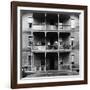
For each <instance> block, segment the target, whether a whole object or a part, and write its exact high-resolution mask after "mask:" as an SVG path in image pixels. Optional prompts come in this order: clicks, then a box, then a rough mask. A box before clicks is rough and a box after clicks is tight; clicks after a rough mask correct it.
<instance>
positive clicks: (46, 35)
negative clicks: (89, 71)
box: [21, 10, 79, 74]
mask: <svg viewBox="0 0 90 90" xmlns="http://www.w3.org/2000/svg"><path fill="white" fill-rule="evenodd" d="M21 22H22V23H21V32H22V34H21V44H22V47H21V50H22V52H21V62H22V64H21V68H22V69H24V71H25V72H26V73H27V72H31V73H32V72H33V73H37V72H42V71H43V72H47V71H69V72H75V73H76V74H79V13H67V12H66V13H65V12H59V13H58V12H57V13H56V12H39V11H37V12H33V11H28V10H27V11H24V10H23V11H21Z"/></svg>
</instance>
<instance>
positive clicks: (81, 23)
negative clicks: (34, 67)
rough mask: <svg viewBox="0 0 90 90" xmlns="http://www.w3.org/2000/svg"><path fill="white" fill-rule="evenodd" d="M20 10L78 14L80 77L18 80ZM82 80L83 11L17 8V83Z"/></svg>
mask: <svg viewBox="0 0 90 90" xmlns="http://www.w3.org/2000/svg"><path fill="white" fill-rule="evenodd" d="M20 10H35V11H36V10H38V11H58V12H75V13H80V20H79V24H80V25H79V26H80V27H79V35H80V36H79V42H80V49H79V64H80V75H71V76H51V77H34V78H32V77H31V78H22V79H21V78H20V65H21V64H20V63H21V61H20V44H21V43H20V34H21V32H20ZM77 80H84V10H76V9H75V10H73V9H52V8H35V7H20V6H18V7H17V83H18V84H25V83H44V82H63V81H77Z"/></svg>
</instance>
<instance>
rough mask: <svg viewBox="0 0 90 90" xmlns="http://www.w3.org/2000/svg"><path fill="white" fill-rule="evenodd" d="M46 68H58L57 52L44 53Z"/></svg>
mask: <svg viewBox="0 0 90 90" xmlns="http://www.w3.org/2000/svg"><path fill="white" fill-rule="evenodd" d="M46 70H58V53H47V54H46Z"/></svg>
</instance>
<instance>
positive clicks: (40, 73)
mask: <svg viewBox="0 0 90 90" xmlns="http://www.w3.org/2000/svg"><path fill="white" fill-rule="evenodd" d="M78 74H79V73H78V72H76V71H73V72H71V71H54V70H53V71H46V72H45V71H38V72H35V73H30V72H28V73H27V76H26V77H45V76H69V75H78Z"/></svg>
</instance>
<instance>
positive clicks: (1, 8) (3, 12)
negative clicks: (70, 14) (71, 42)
mask: <svg viewBox="0 0 90 90" xmlns="http://www.w3.org/2000/svg"><path fill="white" fill-rule="evenodd" d="M10 1H11V0H0V90H10V65H11V63H10V18H11V17H10ZM17 1H18V0H17ZM19 1H33V2H35V1H36V2H48V3H61V4H81V5H88V14H89V15H88V16H90V10H89V9H90V0H19ZM88 21H89V23H90V17H88ZM88 26H89V25H88ZM88 28H89V29H90V26H89V27H88ZM89 29H88V30H89ZM88 34H90V31H88ZM88 38H90V36H89V35H88ZM88 46H90V41H89V43H88ZM89 49H90V47H89V48H88V50H89ZM88 52H89V53H90V51H88ZM88 58H89V59H90V56H89V57H88ZM88 64H90V60H89V61H88ZM88 68H89V69H90V65H88ZM88 76H89V84H88V85H73V86H61V87H59V86H58V87H46V88H33V89H32V90H42V89H43V90H50V89H52V90H55V89H57V90H60V89H61V90H72V89H73V90H90V70H88ZM22 90H25V89H22ZM27 90H29V89H27Z"/></svg>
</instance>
